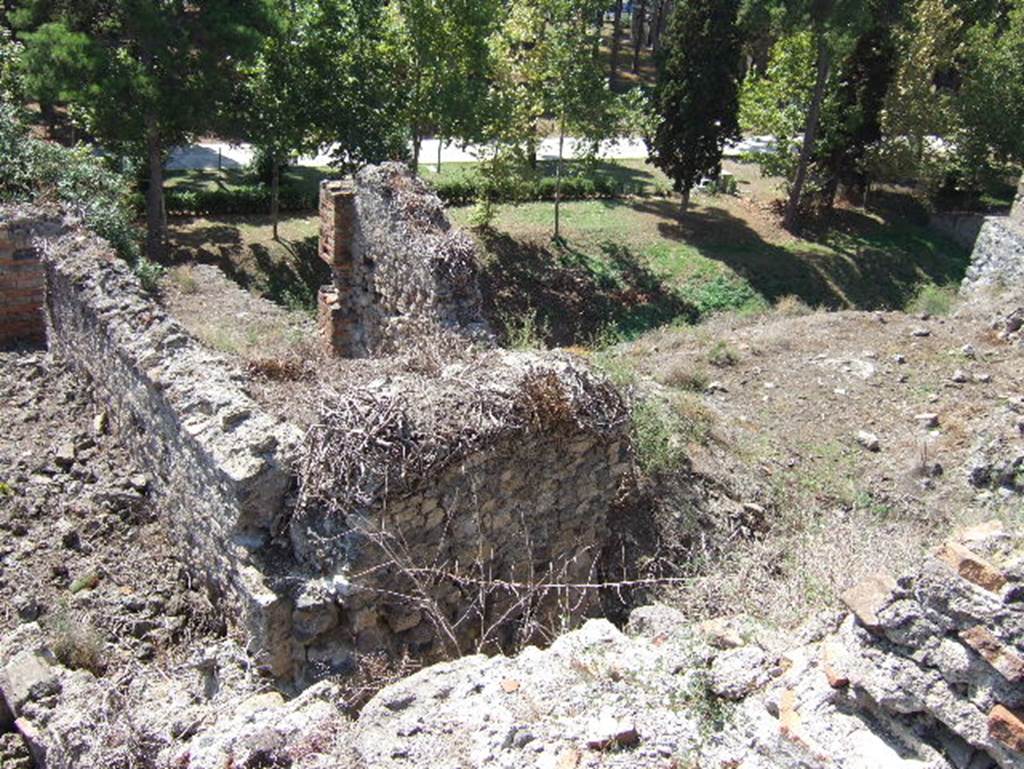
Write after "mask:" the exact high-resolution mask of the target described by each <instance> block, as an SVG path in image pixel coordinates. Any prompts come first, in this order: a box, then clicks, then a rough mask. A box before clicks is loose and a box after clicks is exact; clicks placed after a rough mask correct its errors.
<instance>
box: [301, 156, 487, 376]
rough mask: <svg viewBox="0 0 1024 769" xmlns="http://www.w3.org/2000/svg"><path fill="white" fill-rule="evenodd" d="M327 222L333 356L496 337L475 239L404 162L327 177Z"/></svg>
mask: <svg viewBox="0 0 1024 769" xmlns="http://www.w3.org/2000/svg"><path fill="white" fill-rule="evenodd" d="M320 222H321V224H320V255H321V257H322V258H323V259H324V260H325V261H326V262H327V263H328V264H329V265H330V267H331V269H332V271H333V273H334V281H333V285H332V286H331V287H329V288H328V289H326V290H325V291H322V292H321V295H320V317H321V324H322V327H323V329H324V335H325V338H326V339H327V341H328V344H329V347H330V349H332V350H333V351H334V352H335V353H336V354H338V355H342V356H345V357H365V356H368V355H386V354H390V353H395V352H401V351H403V350H409V349H413V348H416V347H417V345H420V344H423V343H424V342H427V341H428V340H429V343H430V344H432V345H434V346H437V345H441V346H444V347H454V348H459V347H465V346H467V345H468V344H469V343H472V342H477V343H485V344H486V343H487V342H489V341H490V333H489V331H488V329H487V324H486V322H485V321H484V319H483V315H482V312H481V299H480V291H479V287H478V285H477V281H476V253H475V247H474V244H473V241H472V238H470V237H469V236H468V235H467V234H466V233H464V232H460V231H458V230H455V229H453V228H452V227H451V224H450V223H449V221H448V217H447V216H446V215H445V213H444V208H443V207H442V205H441V201H440V200H439V199H438V197H437V196H436V195H435V194H434V193H433V192H431V191H430V189H429V188H428V187H427V186H426V184H424V182H423V181H422V180H420V179H419V178H417V177H415V176H413V175H412V174H411V173H410V172H409V169H408V168H407V167H406V166H404V165H402V164H399V163H387V164H384V165H381V166H370V167H367V168H364V169H363V170H362V171H360V172H359V173H357V174H356V175H355V177H354V178H351V179H347V180H344V181H334V182H324V183H323V185H322V187H321V191H320Z"/></svg>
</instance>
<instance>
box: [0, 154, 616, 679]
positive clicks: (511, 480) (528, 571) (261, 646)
mask: <svg viewBox="0 0 1024 769" xmlns="http://www.w3.org/2000/svg"><path fill="white" fill-rule="evenodd" d="M363 183H365V184H366V185H367V186H368V189H367V190H366V191H365V192H363V191H360V186H359V185H361V184H363ZM355 184H356V188H355V189H356V191H355V200H356V201H357V203H358V206H357V209H356V210H357V212H358V213H359V216H358V217H357V222H358V232H359V233H361V234H360V235H359V238H362V239H363V240H362V241H360V240H359V238H357V239H356V241H355V242H356V243H361V244H360V245H358V246H357V247H355V250H356V252H357V253H360V254H362V255H363V257H362V262H363V266H362V267H360V269H362V270H364V272H363V280H364V282H363V283H362V284H360V285H361V286H362V287H361V288H359V289H358V290H357V291H358V292H363V293H361V294H360V295H361V296H364V297H370V296H376V295H377V294H375V293H373V292H374V291H376V289H375V288H374V286H378V287H381V286H391V287H392V288H395V287H397V286H398V285H399V283H400V281H399V275H403V273H402V264H401V261H400V260H401V252H400V249H399V248H398V242H399V241H398V240H396V239H395V238H396V237H398V236H397V235H395V234H394V233H391V234H389V233H390V232H391V228H392V227H393V228H394V232H395V233H409V232H412V231H415V232H418V233H420V234H421V235H423V234H424V233H426V235H423V238H422V239H421V241H420V242H419V245H418V246H417V249H418V250H414V252H413V255H412V256H411V257H410V264H409V268H408V270H407V271H406V272H405V273H404V278H403V279H404V281H405V282H406V283H409V284H410V285H409V286H405V287H403V288H402V289H401V291H400V292H398V293H395V291H393V290H392V288H385V289H384V294H383V295H382V296H386V297H390V298H388V299H386V300H383V299H382V301H381V302H380V303H379V306H378V305H373V303H372V301H371V303H370V304H366V305H363V309H362V310H360V312H359V313H358V314H357V316H356V317H357V318H358V322H359V324H360V325H359V329H360V330H359V331H358V333H357V334H356V335H355V336H354V337H353V338H354V339H357V340H359V341H358V344H359V345H360V350H361V351H362V353H363V354H366V353H369V352H370V351H372V350H376V349H385V350H395V351H398V352H401V353H402V354H401V355H399V356H398V357H394V358H390V359H388V360H385V361H378V362H376V363H374V364H373V366H374V368H372V369H367V370H379V371H382V372H385V373H384V374H382V375H381V376H380V377H379V378H378V379H375V380H370V379H369V377H368V376H367V375H366V374H365V372H362V370H361V369H346V368H342V369H340V370H331V371H329V372H328V371H325V372H324V381H325V382H330V384H331V386H332V387H333V388H335V389H334V390H333V391H327V394H325V395H323V397H322V401H321V404H320V412H321V413H320V418H319V419H318V420H317V423H316V427H314V429H312V430H310V431H308V433H307V434H306V437H305V438H303V437H302V433H301V432H300V431H299V430H298V429H297V428H296V427H294V426H292V425H289V424H288V423H286V422H285V421H284V420H282V419H281V418H278V417H275V416H274V415H272V414H270V413H267V412H266V411H265V410H264V409H262V408H261V407H260V406H259V405H258V404H257V403H255V402H254V401H253V400H252V399H251V398H250V397H249V396H248V395H247V394H246V392H245V390H244V385H245V381H246V379H245V375H244V374H243V373H242V372H241V370H240V368H239V367H238V366H237V365H236V364H235V363H232V362H231V361H229V360H227V359H225V358H224V357H222V356H220V355H217V354H215V353H213V352H211V351H209V350H207V349H205V348H204V347H202V345H200V344H199V343H198V342H197V341H196V340H194V339H193V338H191V337H190V336H189V335H188V333H187V332H186V331H185V330H184V329H183V327H182V326H181V325H180V324H179V323H178V322H177V321H175V320H174V319H173V318H171V317H169V316H168V315H167V313H166V312H165V311H164V310H163V309H162V307H161V306H160V304H159V303H158V302H157V301H156V300H155V299H154V297H152V296H151V295H149V294H147V293H146V292H144V291H143V290H142V288H141V287H140V285H139V282H138V280H137V279H136V277H135V275H134V274H133V273H132V271H131V270H130V269H129V267H128V266H127V265H126V264H124V263H123V262H122V261H120V260H119V259H118V258H117V257H116V256H115V254H114V252H113V250H112V249H111V248H110V247H109V245H108V244H106V243H105V242H104V241H102V240H100V239H98V238H96V237H94V236H92V235H90V234H87V233H86V232H84V231H83V230H82V229H80V228H79V227H78V226H77V225H76V224H75V223H74V222H65V221H63V220H61V219H60V218H59V217H57V218H55V217H54V216H53V215H46V214H45V213H43V212H39V211H32V210H27V209H18V210H16V211H15V210H13V209H0V215H2V216H4V217H5V218H4V220H5V221H6V220H7V219H8V218H10V215H13V214H14V213H17V214H18V215H19V216H21V218H22V219H23V220H24V222H25V226H26V227H27V228H28V231H30V235H29V240H30V241H31V244H32V246H31V247H32V248H35V249H38V250H39V251H40V252H41V253H42V255H43V263H44V265H45V282H46V318H47V335H48V342H49V344H50V346H51V348H52V349H53V350H54V351H56V352H57V353H59V354H60V355H62V356H63V357H65V358H66V359H68V360H69V361H70V362H71V363H72V364H73V365H74V366H76V367H77V368H78V369H79V370H80V371H81V372H82V373H83V375H85V376H87V377H88V378H89V379H91V380H92V383H93V386H94V389H95V391H96V392H97V393H98V394H99V396H100V402H101V405H102V407H103V408H105V409H106V410H107V411H108V414H109V417H110V419H111V423H112V426H113V428H114V429H115V430H116V431H117V432H118V433H119V434H120V435H121V436H122V437H123V439H125V440H126V441H127V442H129V443H130V444H131V445H132V446H134V447H135V449H136V450H137V452H138V454H139V456H140V458H141V459H142V460H143V461H144V462H145V463H146V464H147V465H148V468H149V470H150V472H151V473H152V475H153V477H154V487H155V490H156V492H157V499H158V501H159V513H160V515H161V516H162V518H163V519H164V520H165V522H166V525H167V527H168V529H169V530H170V531H171V533H172V534H173V535H174V536H175V537H176V539H177V540H178V541H179V542H180V543H181V553H182V557H183V559H184V561H185V562H186V563H187V564H188V565H189V566H190V567H191V569H192V570H193V572H194V573H195V574H196V575H197V576H199V577H200V578H202V579H204V580H205V582H206V584H207V585H209V587H210V589H211V592H213V593H214V594H215V595H216V596H219V597H220V599H221V601H220V604H219V605H220V606H221V607H222V609H223V611H224V614H225V615H226V618H227V619H229V620H232V621H233V625H234V626H236V627H238V628H240V629H241V631H242V632H244V633H245V634H246V636H247V641H248V646H249V648H250V649H251V650H252V651H253V653H254V654H255V655H256V656H257V658H258V661H259V663H260V664H261V665H263V666H265V668H266V669H267V670H268V671H269V672H270V673H272V674H273V675H274V676H275V677H277V679H278V680H279V681H281V682H282V683H283V684H285V685H288V684H293V685H295V686H298V687H302V686H305V685H308V684H309V683H311V682H313V681H315V680H318V679H319V678H321V677H323V676H324V675H328V674H332V673H339V672H348V671H352V670H353V669H354V668H356V667H357V666H358V664H359V659H360V656H361V655H363V654H367V653H380V652H386V653H390V654H395V655H401V654H405V653H411V654H413V655H418V656H421V657H423V658H436V657H439V656H445V655H451V654H455V653H461V652H465V651H471V650H475V649H477V648H487V647H493V646H503V645H505V644H508V643H510V642H512V641H515V640H517V639H520V640H521V639H523V638H532V639H536V637H537V636H538V635H541V636H542V635H543V631H544V630H545V629H550V630H555V629H559V628H561V627H563V626H564V625H563V624H562V623H565V624H568V623H571V622H573V621H575V620H576V619H577V618H578V617H580V616H582V615H583V614H585V613H586V612H587V611H588V610H589V609H591V608H593V599H594V597H595V594H594V593H593V591H588V590H584V591H575V592H571V591H567V590H564V589H561V588H559V589H551V590H549V589H548V587H549V586H550V583H556V584H559V585H564V584H565V583H576V582H593V581H594V578H595V576H596V573H595V568H596V564H597V561H598V558H599V555H600V553H601V550H602V548H603V547H604V546H605V544H606V542H607V540H608V536H609V524H608V520H609V513H610V511H611V510H612V509H613V507H614V505H615V503H616V500H617V496H618V493H619V486H620V483H621V481H622V479H623V477H624V476H625V474H626V473H627V472H628V471H629V468H630V466H631V461H630V454H629V447H628V440H627V420H626V409H625V406H624V404H623V401H622V398H621V396H620V395H619V393H618V392H617V391H616V390H615V388H614V387H612V386H611V385H610V384H609V383H607V382H606V381H604V380H603V379H602V378H600V377H598V376H595V375H594V374H593V373H591V372H590V371H589V369H588V368H587V366H586V365H585V363H583V362H582V360H581V359H579V358H576V357H573V356H570V355H566V354H558V353H543V354H534V353H513V352H507V351H501V350H495V349H487V348H488V347H489V346H490V337H489V334H488V332H487V330H486V327H485V326H484V325H483V324H482V321H481V320H480V317H479V314H478V310H479V304H478V299H479V293H478V291H477V289H476V284H475V253H474V250H473V247H472V242H471V241H467V240H465V238H464V236H460V235H457V234H455V233H452V232H449V231H448V230H447V229H446V228H445V226H442V224H439V223H438V221H439V220H438V218H437V217H438V216H441V217H442V218H443V212H441V211H440V208H439V204H438V206H437V207H433V203H432V202H431V199H433V200H434V201H436V198H434V197H433V196H432V195H431V194H429V193H425V192H424V191H423V190H419V191H418V192H417V190H416V189H414V187H415V185H418V184H419V182H410V180H409V177H408V175H407V173H402V172H399V171H397V170H395V169H391V170H387V169H385V170H374V169H370V170H367V171H364V172H363V173H361V174H360V175H358V176H357V177H356V179H355ZM410 185H413V186H410ZM424 199H426V201H425V202H426V205H423V203H424ZM396 201H397V202H401V201H404V203H401V205H398V203H396ZM375 206H379V207H380V210H376V209H375V208H374V207H375ZM402 212H405V213H402ZM404 216H408V217H409V219H410V221H411V223H410V222H406V221H405V220H404V219H403V217H404ZM423 217H426V220H425V221H426V223H424V219H423ZM444 224H445V225H446V220H445V222H444ZM400 240H402V242H407V241H408V238H405V239H400ZM453 244H461V245H459V247H458V248H456V247H455V246H453ZM326 247H327V248H331V247H332V246H331V243H330V240H329V239H328V243H327V244H326ZM431 249H433V250H431ZM388 275H390V276H391V277H388V278H387V279H386V280H385V276H388ZM439 276H442V277H443V276H448V277H447V278H445V279H444V280H442V279H441V278H440V277H439ZM453 276H454V277H453ZM389 281H390V282H389ZM420 281H422V282H423V285H419V286H417V282H420ZM396 290H397V289H396ZM396 296H397V297H405V299H402V300H401V301H402V302H405V301H406V300H407V301H408V302H409V303H408V304H402V305H401V307H404V308H405V310H403V312H401V313H398V312H396V311H395V310H396V308H398V307H399V304H396V302H398V300H397V299H395V297H396ZM417 297H420V298H417ZM367 301H369V300H367ZM481 348H483V349H481ZM417 350H420V351H426V352H425V353H424V354H423V355H420V354H419V353H416V351H417ZM410 353H414V354H411V355H410ZM424 356H425V357H424ZM427 358H429V360H426V359H427ZM427 364H429V365H427ZM345 371H348V372H349V373H347V374H346V373H344V372H345ZM538 583H544V585H545V587H543V588H540V589H537V588H538Z"/></svg>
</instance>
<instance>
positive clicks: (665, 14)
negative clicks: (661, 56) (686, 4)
mask: <svg viewBox="0 0 1024 769" xmlns="http://www.w3.org/2000/svg"><path fill="white" fill-rule="evenodd" d="M671 13H672V3H671V0H661V3H659V5H658V23H657V24H655V25H654V33H653V37H654V52H655V53H657V52H658V51H660V50H661V35H662V33H663V32H664V31H665V24H666V23H668V18H669V15H670V14H671Z"/></svg>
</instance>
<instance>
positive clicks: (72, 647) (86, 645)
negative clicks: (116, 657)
mask: <svg viewBox="0 0 1024 769" xmlns="http://www.w3.org/2000/svg"><path fill="white" fill-rule="evenodd" d="M46 629H47V631H48V633H47V635H48V636H49V645H50V648H51V649H52V650H53V653H54V655H55V656H56V657H57V659H58V660H60V662H61V664H62V665H64V666H65V667H68V668H71V669H72V670H88V671H90V672H92V673H95V674H96V675H102V674H103V672H104V671H105V670H106V666H107V663H106V652H105V649H104V647H105V644H104V642H103V638H102V637H101V636H100V633H99V631H98V630H96V628H94V627H93V626H92V625H90V624H89V623H87V622H82V621H81V620H80V619H79V618H76V617H72V616H71V611H70V610H69V609H68V607H67V605H66V604H63V605H61V606H60V607H59V608H58V609H57V610H56V611H54V613H53V615H52V616H51V618H50V620H49V622H47V627H46Z"/></svg>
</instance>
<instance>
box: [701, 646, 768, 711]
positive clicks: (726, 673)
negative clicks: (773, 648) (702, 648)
mask: <svg viewBox="0 0 1024 769" xmlns="http://www.w3.org/2000/svg"><path fill="white" fill-rule="evenodd" d="M768 666H769V660H768V657H767V655H766V654H765V653H764V650H763V649H760V648H759V647H757V646H742V647H740V648H738V649H731V650H729V651H727V652H723V653H722V654H719V655H718V656H717V657H715V660H714V662H712V664H711V690H712V691H713V692H714V693H715V694H717V695H718V696H719V697H723V698H725V699H727V700H738V699H742V698H743V697H745V696H747V695H748V694H750V693H751V692H752V691H754V690H755V689H757V688H758V687H760V686H761V685H763V684H764V683H765V682H766V681H767V680H768V678H769V672H768Z"/></svg>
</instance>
